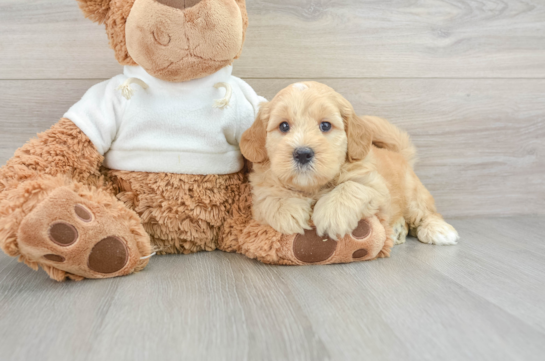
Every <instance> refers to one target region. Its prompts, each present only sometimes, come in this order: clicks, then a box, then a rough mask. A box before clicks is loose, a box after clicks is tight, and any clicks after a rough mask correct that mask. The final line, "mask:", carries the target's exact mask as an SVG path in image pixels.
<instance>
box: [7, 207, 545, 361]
mask: <svg viewBox="0 0 545 361" xmlns="http://www.w3.org/2000/svg"><path fill="white" fill-rule="evenodd" d="M544 222H545V218H544V217H528V216H525V217H516V218H501V219H500V218H483V219H475V218H466V219H458V220H454V221H453V222H452V223H453V224H454V225H455V226H456V227H457V229H458V231H459V232H460V234H461V235H462V241H461V243H460V244H459V245H458V246H455V247H436V246H428V245H424V244H421V243H419V242H417V241H415V240H414V239H409V240H408V242H407V243H406V244H404V245H401V246H396V247H395V248H394V251H393V256H392V258H390V259H383V260H379V261H373V262H367V263H358V264H349V265H334V266H312V267H277V266H267V265H263V264H260V263H258V262H255V261H251V260H249V259H247V258H245V257H244V256H242V255H235V254H225V253H221V252H212V253H200V254H195V255H190V256H161V257H157V258H154V259H153V260H152V261H151V263H150V265H149V266H148V267H147V268H146V269H145V270H144V271H143V272H141V273H139V274H136V275H133V276H128V277H123V278H118V279H112V280H99V281H83V282H80V283H75V282H66V283H62V284H59V283H55V282H54V281H51V280H49V279H48V278H47V277H46V275H45V273H44V272H42V271H40V272H39V273H36V272H33V271H32V270H31V269H30V268H28V267H26V266H25V265H23V264H19V263H17V262H16V261H15V260H14V259H9V258H8V257H7V256H5V255H0V354H1V355H2V359H5V360H12V361H18V360H37V359H40V360H57V361H64V360H89V361H91V360H101V361H102V360H116V361H119V360H168V359H183V360H286V359H291V360H364V359H370V360H377V361H381V360H418V361H422V360H494V361H496V360H525V361H531V360H541V359H542V358H543V353H544V352H545V330H544V327H543V325H545V312H543V310H542V307H541V304H542V302H541V300H542V299H543V298H544V297H545V291H544V287H543V281H542V280H543V274H545V264H544V263H543V262H536V261H537V259H538V258H537V257H535V258H534V260H532V257H531V256H532V252H536V251H537V253H538V254H539V255H540V257H541V260H542V259H543V255H544V254H545V246H543V242H542V237H541V233H542V225H543V224H544ZM521 239H523V240H524V242H521V241H520V240H521Z"/></svg>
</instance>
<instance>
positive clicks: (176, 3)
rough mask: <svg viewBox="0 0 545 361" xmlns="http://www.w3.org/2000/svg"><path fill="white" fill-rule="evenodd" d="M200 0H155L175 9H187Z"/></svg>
mask: <svg viewBox="0 0 545 361" xmlns="http://www.w3.org/2000/svg"><path fill="white" fill-rule="evenodd" d="M201 1H202V0H157V2H159V3H161V4H163V5H167V6H170V7H173V8H176V9H188V8H190V7H192V6H195V5H197V4H198V3H200V2H201Z"/></svg>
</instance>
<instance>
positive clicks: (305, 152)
mask: <svg viewBox="0 0 545 361" xmlns="http://www.w3.org/2000/svg"><path fill="white" fill-rule="evenodd" d="M313 158H314V151H313V150H312V149H311V148H308V147H305V148H296V149H295V150H294V151H293V159H295V161H296V162H297V163H299V164H301V165H305V164H308V163H310V161H311V160H312V159H313Z"/></svg>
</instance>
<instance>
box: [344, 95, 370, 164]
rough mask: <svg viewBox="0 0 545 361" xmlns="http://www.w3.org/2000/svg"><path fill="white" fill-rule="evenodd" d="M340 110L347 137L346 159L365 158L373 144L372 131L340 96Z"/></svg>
mask: <svg viewBox="0 0 545 361" xmlns="http://www.w3.org/2000/svg"><path fill="white" fill-rule="evenodd" d="M340 98H341V99H340V110H341V114H342V117H343V119H344V126H345V131H346V137H347V138H348V152H347V159H348V161H349V162H356V161H359V160H362V159H365V157H366V156H367V154H368V153H369V151H370V150H371V145H372V144H373V133H372V130H371V129H370V127H368V126H367V124H366V122H365V120H364V118H360V117H358V116H357V115H356V112H355V111H354V107H353V106H352V104H350V103H349V102H348V100H346V99H344V98H342V97H340Z"/></svg>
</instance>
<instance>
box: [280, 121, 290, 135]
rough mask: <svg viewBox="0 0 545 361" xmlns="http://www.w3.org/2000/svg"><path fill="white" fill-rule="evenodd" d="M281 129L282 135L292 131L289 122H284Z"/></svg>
mask: <svg viewBox="0 0 545 361" xmlns="http://www.w3.org/2000/svg"><path fill="white" fill-rule="evenodd" d="M279 129H280V131H281V132H282V133H287V132H289V131H290V125H289V124H288V122H283V123H281V124H280V127H279Z"/></svg>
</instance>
